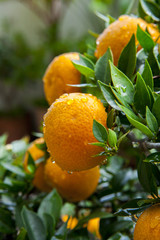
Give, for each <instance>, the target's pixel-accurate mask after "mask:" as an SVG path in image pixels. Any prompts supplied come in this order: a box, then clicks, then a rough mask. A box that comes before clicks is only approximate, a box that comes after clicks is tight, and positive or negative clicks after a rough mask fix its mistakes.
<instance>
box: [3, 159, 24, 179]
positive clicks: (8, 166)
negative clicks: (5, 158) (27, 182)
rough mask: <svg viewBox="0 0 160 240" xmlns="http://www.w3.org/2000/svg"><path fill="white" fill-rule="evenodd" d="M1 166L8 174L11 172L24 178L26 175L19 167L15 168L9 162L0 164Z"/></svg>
mask: <svg viewBox="0 0 160 240" xmlns="http://www.w3.org/2000/svg"><path fill="white" fill-rule="evenodd" d="M1 165H2V166H3V167H4V168H5V169H7V170H8V171H10V172H13V173H15V174H17V175H19V176H21V177H25V176H26V173H25V172H24V170H23V169H22V168H20V167H19V166H15V165H13V164H11V163H9V162H1Z"/></svg>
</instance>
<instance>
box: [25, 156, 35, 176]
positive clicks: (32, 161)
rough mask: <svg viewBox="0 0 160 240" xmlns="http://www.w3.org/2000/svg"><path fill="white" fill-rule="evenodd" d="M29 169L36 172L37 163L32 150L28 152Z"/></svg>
mask: <svg viewBox="0 0 160 240" xmlns="http://www.w3.org/2000/svg"><path fill="white" fill-rule="evenodd" d="M27 169H28V171H29V172H30V173H34V172H35V170H36V164H35V161H34V159H33V158H32V155H31V154H30V152H28V162H27Z"/></svg>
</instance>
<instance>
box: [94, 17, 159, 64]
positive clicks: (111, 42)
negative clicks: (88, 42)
mask: <svg viewBox="0 0 160 240" xmlns="http://www.w3.org/2000/svg"><path fill="white" fill-rule="evenodd" d="M137 25H139V26H140V27H141V28H142V29H143V30H145V29H146V28H147V30H148V31H149V33H150V34H151V36H152V38H153V40H154V41H156V40H157V38H158V37H159V35H160V33H159V31H158V29H157V28H155V27H154V25H153V24H148V23H147V22H145V21H144V20H143V19H141V18H135V17H130V16H127V15H123V16H121V17H119V19H118V20H117V21H115V22H113V23H112V24H110V25H109V27H108V28H106V29H105V30H104V31H103V32H102V33H101V34H100V36H99V37H98V38H97V41H96V43H97V48H96V52H95V56H96V57H97V58H99V57H101V56H102V55H103V54H104V53H105V52H106V51H107V49H108V47H110V48H111V50H112V52H113V58H114V63H115V65H117V63H118V59H119V56H120V54H121V52H122V50H123V48H124V47H125V46H126V45H127V43H128V42H129V40H130V38H131V36H132V34H135V35H136V31H137ZM159 42H160V39H159ZM136 43H137V44H138V41H137V42H136ZM139 49H140V48H139Z"/></svg>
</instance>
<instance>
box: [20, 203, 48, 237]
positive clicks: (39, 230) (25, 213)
mask: <svg viewBox="0 0 160 240" xmlns="http://www.w3.org/2000/svg"><path fill="white" fill-rule="evenodd" d="M22 218H23V223H24V226H25V229H26V230H27V234H28V237H29V240H39V239H41V240H46V231H45V227H44V225H43V222H42V220H41V218H40V217H39V216H38V215H37V214H36V213H35V212H33V211H30V210H28V209H27V208H26V207H25V206H24V207H23V209H22Z"/></svg>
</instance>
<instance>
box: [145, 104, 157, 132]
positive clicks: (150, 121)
mask: <svg viewBox="0 0 160 240" xmlns="http://www.w3.org/2000/svg"><path fill="white" fill-rule="evenodd" d="M146 121H147V125H148V127H149V128H150V129H151V131H152V132H154V133H157V132H158V129H159V128H158V123H157V120H156V118H155V116H154V115H153V113H152V112H151V111H150V110H149V108H148V107H146Z"/></svg>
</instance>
